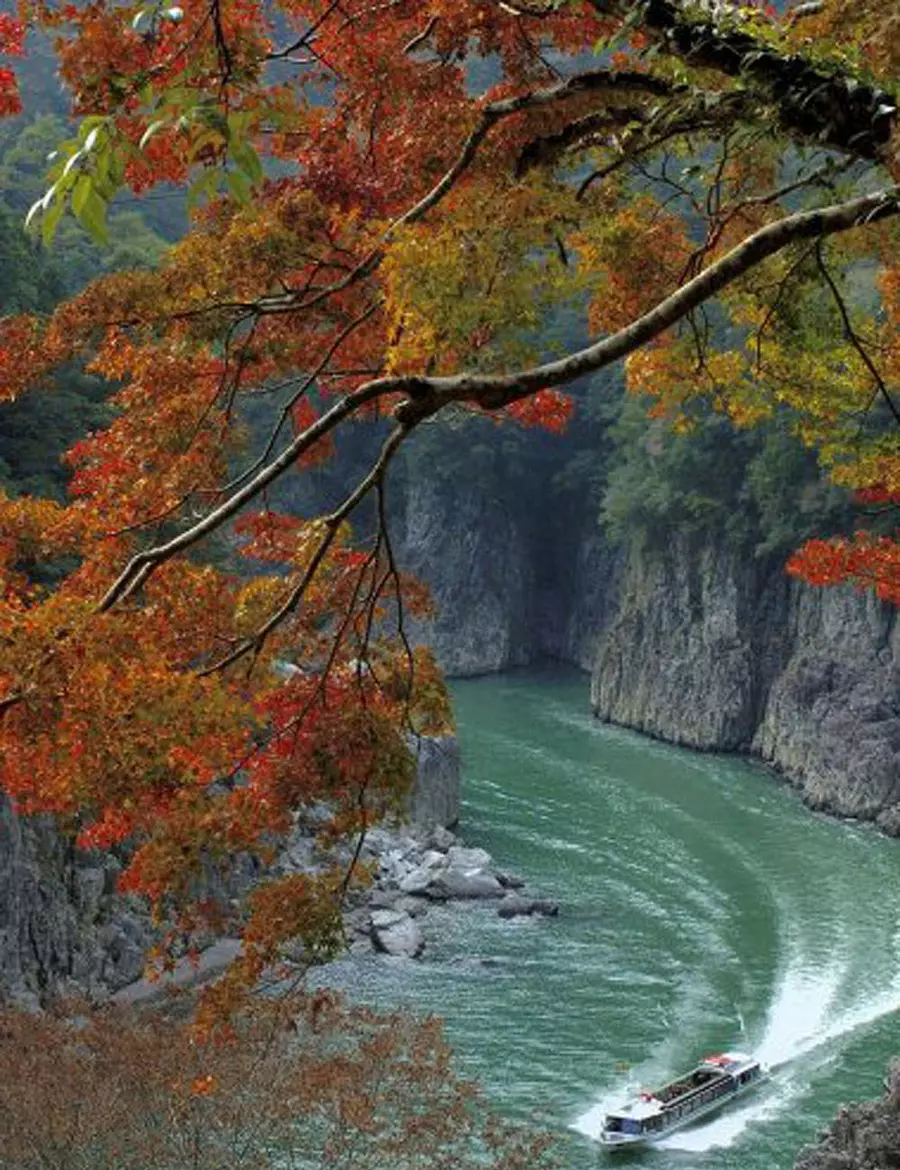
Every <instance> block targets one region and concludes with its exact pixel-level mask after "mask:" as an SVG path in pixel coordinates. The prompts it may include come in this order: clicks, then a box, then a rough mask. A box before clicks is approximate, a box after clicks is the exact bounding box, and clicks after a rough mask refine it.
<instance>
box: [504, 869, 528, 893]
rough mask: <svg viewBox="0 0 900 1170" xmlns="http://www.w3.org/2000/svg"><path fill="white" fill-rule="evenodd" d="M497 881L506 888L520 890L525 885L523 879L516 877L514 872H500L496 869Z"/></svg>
mask: <svg viewBox="0 0 900 1170" xmlns="http://www.w3.org/2000/svg"><path fill="white" fill-rule="evenodd" d="M497 881H498V882H499V883H500V885H501V886H504V887H505V888H506V889H507V890H521V889H522V888H523V887H524V885H525V879H524V878H520V877H517V876H516V875H515V874H514V873H501V872H500V871H499V870H498V871H497Z"/></svg>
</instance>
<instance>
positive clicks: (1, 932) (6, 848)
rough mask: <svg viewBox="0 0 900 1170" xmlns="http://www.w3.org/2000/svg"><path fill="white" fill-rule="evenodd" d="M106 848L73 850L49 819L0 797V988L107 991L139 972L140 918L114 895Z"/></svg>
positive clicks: (36, 996)
mask: <svg viewBox="0 0 900 1170" xmlns="http://www.w3.org/2000/svg"><path fill="white" fill-rule="evenodd" d="M120 868H121V867H120V866H119V864H118V862H117V861H116V859H115V857H114V856H112V855H111V854H100V853H79V852H77V851H76V850H75V849H74V848H73V847H72V846H71V844H70V843H69V842H68V840H67V839H66V837H64V836H63V835H62V834H61V833H59V832H58V831H57V830H56V828H55V827H54V825H53V822H52V820H51V819H50V818H49V817H37V818H28V819H23V818H21V817H18V816H17V815H16V814H15V812H14V811H13V809H12V808H11V806H10V804H9V802H8V801H7V800H6V799H5V797H2V796H0V994H5V995H8V996H12V997H13V998H16V999H18V1000H20V1001H22V1002H25V1003H35V1002H38V1001H39V1000H40V999H42V998H43V997H45V996H46V995H48V994H52V993H64V994H65V993H74V992H76V991H85V992H88V993H91V994H93V993H95V992H97V991H98V990H100V989H101V988H111V989H115V988H117V987H121V986H123V985H124V984H126V983H129V982H130V981H131V980H132V979H135V978H137V976H138V975H140V973H141V970H142V968H143V964H144V952H145V949H146V946H147V945H148V943H149V941H150V929H149V926H148V921H147V916H146V914H145V913H143V912H142V911H141V909H140V907H139V906H138V905H137V903H136V902H135V901H134V900H132V899H127V898H122V897H121V896H119V895H118V894H117V893H116V889H115V887H116V878H117V875H118V873H119V870H120Z"/></svg>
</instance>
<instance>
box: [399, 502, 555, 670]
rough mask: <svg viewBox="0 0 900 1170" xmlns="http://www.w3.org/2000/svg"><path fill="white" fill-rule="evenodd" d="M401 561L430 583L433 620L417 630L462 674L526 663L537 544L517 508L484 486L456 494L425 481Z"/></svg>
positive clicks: (530, 652) (410, 505) (409, 505)
mask: <svg viewBox="0 0 900 1170" xmlns="http://www.w3.org/2000/svg"><path fill="white" fill-rule="evenodd" d="M399 553H400V561H401V564H402V567H403V568H404V569H406V570H407V571H408V572H410V573H413V574H414V575H415V576H417V577H419V578H420V579H421V580H423V581H426V582H427V583H428V585H429V587H430V589H431V593H432V597H433V599H434V603H435V617H434V620H433V621H431V622H426V623H416V624H415V628H414V629H412V631H411V633H412V635H413V636H414V637H415V638H416V639H418V640H419V641H423V642H428V643H429V644H430V645H431V646H432V647H433V648H434V650H435V653H436V655H437V658H438V661H439V662H440V664H441V667H442V668H443V670H444V671H445V672H446V673H447V674H449V675H453V676H456V677H460V676H463V675H470V674H488V673H490V672H492V671H498V670H505V669H507V668H508V667H512V666H522V665H524V664H525V663H527V662H529V661H531V659H532V657H533V656H534V646H535V637H534V634H535V630H534V604H535V593H536V580H535V569H534V562H533V559H532V557H531V555H530V554H531V549H530V542H529V540H528V536H527V533H526V532H525V531H524V529H523V526H522V524H521V522H520V521H519V520H518V519H517V518H516V516H515V513H514V511H513V509H512V508H511V507H510V506H508V504H506V503H505V502H504V501H503V500H502V499H497V498H494V497H491V496H486V495H485V494H484V493H482V492H480V491H479V490H478V488H477V485H474V484H473V485H471V487H467V486H463V487H462V488H460V489H459V490H458V491H453V492H449V491H448V490H447V489H446V488H445V487H442V486H440V485H435V484H432V483H429V482H428V481H425V482H422V483H420V484H419V485H417V486H416V487H415V489H414V490H412V491H411V492H410V493H409V496H408V498H407V501H406V515H405V525H404V528H403V532H402V536H401V541H400V549H399Z"/></svg>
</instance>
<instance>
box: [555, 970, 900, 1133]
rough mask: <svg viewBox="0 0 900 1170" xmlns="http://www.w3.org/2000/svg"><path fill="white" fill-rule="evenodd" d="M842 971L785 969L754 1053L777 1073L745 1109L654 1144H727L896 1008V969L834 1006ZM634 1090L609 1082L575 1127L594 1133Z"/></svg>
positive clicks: (788, 1100)
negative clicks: (874, 989) (858, 997)
mask: <svg viewBox="0 0 900 1170" xmlns="http://www.w3.org/2000/svg"><path fill="white" fill-rule="evenodd" d="M846 974H847V969H846V965H845V964H844V963H835V964H834V965H833V966H831V967H828V968H826V969H825V970H824V971H820V972H812V971H809V970H808V969H806V968H803V967H799V966H798V967H794V968H791V969H789V970H788V971H787V972H786V974H785V977H784V978H783V980H782V982H781V985H780V987H779V989H778V992H777V994H776V996H775V999H774V1001H773V1003H772V1006H771V1008H770V1009H769V1014H768V1019H767V1022H766V1027H765V1031H764V1033H763V1038H762V1040H761V1042H760V1043H759V1045H757V1046H756V1048H755V1050H754V1055H755V1056H756V1058H757V1059H758V1060H760V1061H761V1062H762V1063H763V1064H764V1065H766V1067H767V1068H768V1069H769V1070H770V1072H772V1073H773V1074H774V1075H773V1076H772V1079H771V1080H770V1081H769V1082H768V1084H766V1085H764V1086H762V1087H761V1088H760V1089H759V1090H758V1091H757V1092H756V1093H754V1094H753V1096H752V1097H751V1098H748V1100H747V1103H746V1104H745V1105H743V1106H742V1107H740V1108H734V1109H729V1110H728V1111H727V1112H725V1113H723V1114H721V1115H717V1116H716V1117H714V1118H713V1119H711V1120H710V1121H708V1122H706V1123H704V1124H698V1125H693V1126H690V1127H689V1128H687V1129H684V1130H679V1131H678V1132H676V1133H674V1134H672V1135H671V1136H670V1137H668V1138H665V1139H663V1140H662V1141H661V1142H660V1143H659V1145H660V1146H661V1147H663V1148H664V1149H671V1150H685V1151H690V1152H693V1153H702V1152H703V1151H704V1150H709V1149H714V1148H719V1149H721V1148H724V1147H726V1146H730V1145H731V1144H732V1143H733V1142H734V1141H736V1139H737V1138H738V1137H739V1136H740V1135H741V1134H742V1133H743V1132H744V1131H745V1130H746V1129H747V1127H748V1126H750V1125H752V1124H758V1123H759V1122H762V1121H766V1120H769V1119H771V1118H774V1117H776V1116H778V1115H780V1114H783V1113H784V1112H785V1111H787V1110H788V1109H789V1108H790V1107H791V1104H792V1102H794V1101H795V1100H796V1099H797V1098H798V1097H799V1096H801V1095H802V1094H804V1093H805V1092H806V1091H807V1089H808V1085H809V1079H810V1076H811V1075H812V1073H813V1071H814V1069H815V1067H816V1066H817V1065H818V1064H820V1063H822V1060H827V1059H829V1058H830V1057H832V1056H833V1052H832V1051H831V1050H832V1049H833V1048H834V1046H835V1044H836V1043H837V1042H838V1041H840V1040H841V1039H843V1038H845V1037H849V1036H850V1035H851V1034H852V1033H854V1032H855V1031H857V1030H858V1029H859V1028H862V1027H865V1026H867V1025H868V1024H872V1023H874V1022H875V1021H876V1020H879V1019H881V1018H882V1017H883V1016H886V1015H888V1014H890V1013H891V1012H896V1011H900V972H898V973H897V974H896V975H895V977H894V979H893V980H892V982H891V984H890V986H889V987H888V989H887V990H886V991H884V992H882V993H881V994H880V995H877V996H874V997H872V998H871V999H868V1000H866V1001H865V1002H863V1003H860V1004H857V1005H855V1006H854V1007H851V1008H848V1009H846V1010H843V1011H842V1010H840V1009H837V1010H836V1008H835V1000H836V999H837V997H838V993H839V991H840V990H841V987H842V985H843V983H844V980H845V977H846ZM816 1056H819V1057H820V1058H821V1059H820V1060H817V1059H816ZM635 1088H636V1086H634V1085H633V1084H632V1085H631V1086H629V1084H626V1083H625V1082H624V1081H622V1082H620V1083H619V1084H617V1085H615V1086H612V1087H611V1088H610V1090H609V1091H608V1092H606V1093H605V1094H604V1095H603V1097H602V1098H601V1099H600V1100H598V1101H597V1102H596V1103H595V1104H594V1105H592V1106H591V1108H590V1109H588V1110H587V1111H586V1112H585V1113H583V1114H582V1115H581V1116H580V1117H579V1118H578V1119H577V1120H576V1121H575V1122H574V1123H573V1125H572V1128H573V1129H575V1130H577V1131H578V1132H579V1133H582V1134H585V1135H586V1136H587V1137H590V1138H598V1137H599V1136H600V1132H601V1130H602V1128H603V1119H604V1117H605V1115H606V1113H607V1112H609V1110H610V1109H612V1108H614V1107H615V1106H616V1105H619V1104H621V1103H622V1101H624V1100H627V1099H628V1097H629V1096H630V1095H633V1093H634V1091H635Z"/></svg>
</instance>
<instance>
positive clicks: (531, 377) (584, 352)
mask: <svg viewBox="0 0 900 1170" xmlns="http://www.w3.org/2000/svg"><path fill="white" fill-rule="evenodd" d="M898 214H900V187H892V188H890V189H888V190H885V191H878V192H875V193H874V194H872V195H864V196H862V197H860V198H858V199H851V200H849V201H848V202H846V203H837V204H832V205H831V206H828V207H823V208H820V209H818V210H815V211H803V212H798V213H797V214H795V215H789V216H786V217H785V218H784V219H780V220H778V222H777V223H773V224H768V225H766V227H763V228H760V230H759V231H757V232H754V233H753V234H752V235H751V236H748V237H747V239H746V240H744V241H743V242H742V243H740V244H738V245H737V246H736V247H735V248H732V250H731V251H730V252H727V253H726V254H725V255H724V256H723V257H721V259H719V260H717V261H715V262H714V263H713V264H710V265H709V267H708V268H705V269H704V270H703V271H702V272H701V273H699V274H698V275H697V276H695V277H694V278H693V279H692V280H690V281H688V282H687V283H686V284H684V285H682V287H681V288H679V289H677V290H676V291H675V292H673V293H672V294H671V296H668V297H666V299H665V300H663V301H661V302H660V303H659V304H658V305H656V306H655V308H653V309H651V310H650V311H649V312H648V313H645V314H644V315H643V316H642V317H638V318H637V320H635V321H633V322H632V323H631V324H630V325H628V326H626V327H625V328H624V329H620V330H619V331H618V333H614V334H612V336H610V337H606V338H604V339H603V340H602V341H598V342H596V343H595V344H594V345H590V346H587V347H586V348H585V349H581V350H578V351H576V352H575V353H572V354H569V355H567V356H566V357H564V358H559V359H558V360H556V361H552V362H547V363H545V364H543V365H540V366H532V367H531V368H530V369H527V370H521V371H518V372H517V373H512V374H482V375H476V374H465V373H463V374H458V375H456V376H454V377H443V378H420V379H418V380H417V382H416V394H415V396H414V397H412V398H410V399H409V400H408V401H407V402H404V403H401V404H400V406H399V407H398V408H397V410H396V411H395V414H396V416H397V418H398V419H399V420H400V421H401V422H404V423H406V424H407V425H408V426H414V425H415V424H416V423H417V422H418V421H420V420H421V419H424V418H428V417H430V416H431V415H433V414H435V413H437V411H439V410H440V409H441V408H442V407H443V406H445V405H446V404H447V403H450V402H471V403H475V404H477V405H478V406H480V407H482V408H483V409H485V410H497V409H499V408H501V407H503V406H507V405H509V403H511V402H516V401H517V400H518V399H520V398H525V397H527V396H528V395H529V394H533V393H534V392H535V391H537V390H540V389H543V388H546V387H550V386H561V385H564V384H566V383H568V382H571V381H573V380H574V379H575V378H579V377H581V376H582V375H584V374H591V373H595V372H596V371H597V370H602V369H603V368H604V367H605V366H608V365H611V364H612V363H613V362H616V361H619V360H620V359H621V358H624V357H627V356H628V354H630V353H633V352H634V351H635V350H637V349H639V348H640V347H641V346H642V345H646V344H647V342H649V341H652V340H653V339H654V338H655V337H658V336H659V335H660V334H661V333H664V332H665V331H666V330H667V329H670V328H671V327H672V326H673V325H676V324H677V323H678V322H679V321H681V320H682V319H683V318H685V317H686V316H687V315H688V313H690V312H692V311H693V310H694V309H696V308H698V306H700V305H702V304H703V303H704V302H705V301H707V300H709V299H710V298H711V297H713V296H715V295H716V294H717V293H719V292H721V291H722V289H724V288H726V287H727V286H728V285H730V284H732V283H733V282H734V281H735V280H737V279H738V278H739V277H741V276H743V275H744V273H746V272H749V271H750V270H751V269H753V268H755V267H756V266H757V265H759V264H761V263H762V262H763V261H764V260H767V259H768V258H769V257H770V256H774V255H775V254H776V253H777V252H780V251H781V250H782V249H783V248H786V247H787V246H788V245H789V244H793V243H796V242H798V241H800V240H811V239H824V238H825V237H826V236H831V235H836V234H837V233H839V232H844V231H848V230H849V229H851V228H854V227H859V226H861V225H863V224H867V223H874V222H876V221H879V220H883V219H887V218H889V217H891V216H896V215H898ZM389 382H390V379H384V380H382V381H381V383H380V384H381V385H383V386H386V385H387V384H388V383H389ZM377 385H379V382H370V383H369V388H370V389H373V388H374V387H376V386H377Z"/></svg>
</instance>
